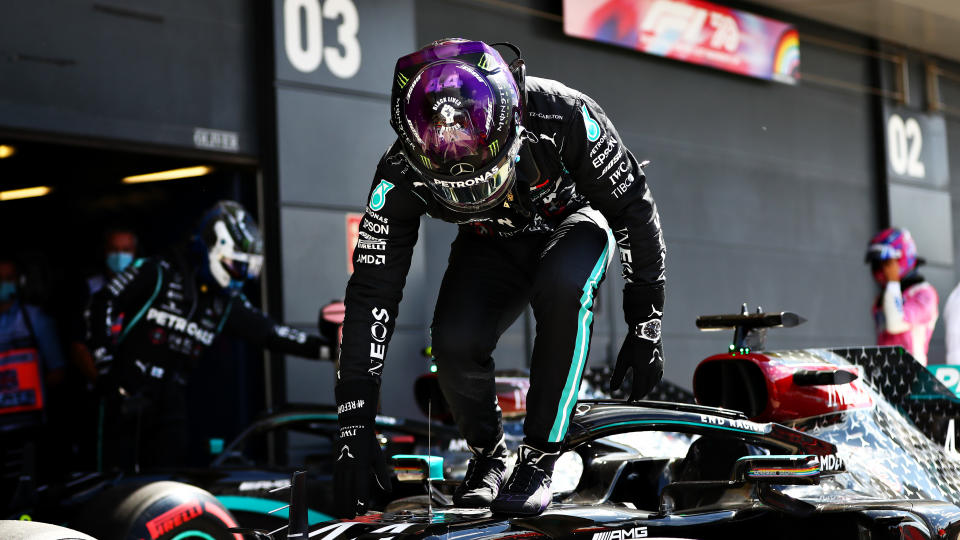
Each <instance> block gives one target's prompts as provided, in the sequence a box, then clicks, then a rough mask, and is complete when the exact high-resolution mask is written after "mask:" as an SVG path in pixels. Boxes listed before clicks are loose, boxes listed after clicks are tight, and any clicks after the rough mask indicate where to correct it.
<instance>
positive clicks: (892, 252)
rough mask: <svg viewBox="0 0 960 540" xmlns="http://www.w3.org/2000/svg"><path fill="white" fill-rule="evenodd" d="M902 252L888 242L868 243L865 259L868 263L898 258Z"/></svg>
mask: <svg viewBox="0 0 960 540" xmlns="http://www.w3.org/2000/svg"><path fill="white" fill-rule="evenodd" d="M902 255H903V253H902V252H901V251H900V250H899V249H897V248H896V247H894V246H892V245H890V244H870V246H869V247H868V248H867V256H866V257H865V258H866V261H865V262H868V263H874V262H880V261H886V260H889V259H899V258H900V257H901V256H902Z"/></svg>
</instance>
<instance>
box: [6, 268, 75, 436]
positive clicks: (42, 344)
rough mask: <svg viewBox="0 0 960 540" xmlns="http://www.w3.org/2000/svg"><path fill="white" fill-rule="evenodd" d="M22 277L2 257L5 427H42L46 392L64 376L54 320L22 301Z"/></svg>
mask: <svg viewBox="0 0 960 540" xmlns="http://www.w3.org/2000/svg"><path fill="white" fill-rule="evenodd" d="M18 284H19V272H18V270H17V267H16V265H15V264H14V262H13V261H11V260H9V259H3V258H0V423H2V424H4V425H7V426H9V425H10V424H11V423H19V422H26V423H28V424H30V423H36V421H37V420H38V419H39V413H41V412H42V411H43V410H44V405H45V402H46V399H45V398H46V396H45V392H46V390H48V389H49V388H50V387H52V386H56V385H57V384H59V383H60V381H61V380H62V377H63V353H62V352H61V350H60V339H59V337H58V335H57V328H56V324H55V323H54V321H53V319H52V318H50V317H49V316H48V315H47V314H46V313H44V312H43V310H41V309H40V308H39V307H37V306H34V305H30V304H26V303H24V302H22V301H21V300H20V299H19V298H18V291H19V287H18Z"/></svg>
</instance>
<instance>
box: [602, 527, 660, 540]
mask: <svg viewBox="0 0 960 540" xmlns="http://www.w3.org/2000/svg"><path fill="white" fill-rule="evenodd" d="M646 537H647V528H646V527H634V528H632V529H618V530H615V531H603V532H598V533H594V534H593V540H626V539H628V538H646Z"/></svg>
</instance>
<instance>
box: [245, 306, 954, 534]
mask: <svg viewBox="0 0 960 540" xmlns="http://www.w3.org/2000/svg"><path fill="white" fill-rule="evenodd" d="M800 322H802V319H801V318H799V317H798V316H796V315H794V314H792V313H757V314H747V313H746V311H745V310H744V312H743V313H741V314H736V315H719V316H708V317H700V318H699V319H698V321H697V324H698V326H699V327H700V328H702V329H711V330H712V329H720V328H730V329H734V330H735V333H734V342H733V343H732V344H731V346H730V348H729V350H728V351H727V352H725V353H724V354H720V355H715V356H711V357H709V358H707V359H705V360H704V361H703V362H702V363H701V364H700V365H699V366H698V368H697V370H696V372H695V375H694V380H693V389H694V394H695V396H696V400H697V401H698V402H699V404H689V403H670V402H659V401H639V402H632V403H625V402H621V401H613V400H581V401H580V402H578V404H577V407H576V409H575V412H574V415H573V417H572V419H571V424H570V430H569V433H568V436H567V438H566V441H565V443H564V444H565V453H564V455H563V456H562V457H561V462H558V465H557V471H558V472H562V473H563V475H564V476H572V477H575V479H574V481H571V482H556V479H557V476H556V474H555V477H554V478H555V483H554V491H555V496H554V500H553V503H552V504H551V506H550V507H549V508H548V509H547V511H546V512H544V513H543V514H542V515H540V516H535V517H525V518H513V519H508V518H505V517H503V516H497V515H491V514H490V513H489V512H488V511H486V510H483V509H480V510H477V509H458V508H454V507H452V506H449V505H448V504H447V501H448V497H447V493H448V492H449V490H450V489H451V488H452V485H453V484H454V482H451V481H448V480H445V479H444V478H443V473H442V467H441V466H440V465H439V464H440V461H439V458H437V457H435V456H424V455H399V456H394V463H395V470H396V472H397V476H398V478H399V479H402V480H406V481H410V482H413V483H414V484H415V485H421V486H423V487H422V494H421V495H419V496H415V497H406V498H401V499H398V500H395V501H393V502H391V503H390V504H388V505H387V506H385V507H384V508H383V511H382V512H380V513H371V514H368V515H365V516H360V517H358V518H357V519H353V520H341V521H331V522H326V523H320V524H315V525H307V524H305V523H303V522H302V520H300V521H299V522H295V520H293V519H292V518H291V521H290V523H289V525H288V527H289V528H288V529H286V530H284V531H282V532H279V533H276V534H283V535H284V536H283V537H286V535H287V534H289V535H290V536H289V537H290V538H293V537H297V536H296V535H300V534H302V535H304V537H306V536H309V537H311V538H317V539H320V540H340V539H352V538H365V539H366V538H370V539H377V538H379V539H384V540H386V539H389V538H394V537H403V538H426V537H441V536H442V537H447V538H469V539H470V540H475V539H514V538H537V537H550V538H579V539H589V540H627V539H634V538H645V537H654V536H658V537H672V538H752V537H758V536H760V537H775V538H790V539H792V538H797V539H799V538H804V539H806V538H810V537H820V538H857V539H880V538H897V539H920V538H950V539H956V538H958V537H960V507H958V506H957V504H958V503H960V459H958V457H957V455H956V452H955V451H954V448H955V437H956V434H955V430H954V429H953V421H954V420H955V419H956V418H957V417H960V400H957V398H956V397H954V396H953V394H952V393H951V392H950V391H948V390H947V389H946V388H945V387H944V386H943V385H942V384H941V383H940V382H939V381H937V379H936V378H935V377H934V376H933V374H932V373H930V372H929V371H927V370H926V369H925V368H924V367H923V366H921V365H920V364H919V363H917V362H916V361H915V360H914V359H913V358H911V357H910V356H909V355H908V354H906V353H905V352H904V351H903V349H900V348H877V347H863V348H856V349H832V350H829V349H807V350H793V351H780V352H766V351H763V345H764V339H763V337H764V335H765V332H766V329H767V328H771V327H778V326H794V325H796V324H799V323H800ZM562 484H565V485H562ZM302 505H303V504H302V502H298V501H297V500H296V499H294V500H293V505H292V508H291V509H290V511H291V515H294V514H298V513H299V512H300V511H299V510H298V508H299V507H301V506H302ZM247 533H249V534H252V535H253V536H256V537H258V538H270V536H269V535H268V532H267V531H247ZM276 534H275V535H274V536H273V538H280V536H276Z"/></svg>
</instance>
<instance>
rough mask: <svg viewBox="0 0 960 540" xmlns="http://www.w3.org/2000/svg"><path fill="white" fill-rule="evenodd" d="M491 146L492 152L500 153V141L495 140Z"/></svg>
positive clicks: (494, 153)
mask: <svg viewBox="0 0 960 540" xmlns="http://www.w3.org/2000/svg"><path fill="white" fill-rule="evenodd" d="M489 148H490V153H492V154H493V155H497V154H498V153H500V141H493V142H492V143H490V146H489Z"/></svg>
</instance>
